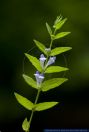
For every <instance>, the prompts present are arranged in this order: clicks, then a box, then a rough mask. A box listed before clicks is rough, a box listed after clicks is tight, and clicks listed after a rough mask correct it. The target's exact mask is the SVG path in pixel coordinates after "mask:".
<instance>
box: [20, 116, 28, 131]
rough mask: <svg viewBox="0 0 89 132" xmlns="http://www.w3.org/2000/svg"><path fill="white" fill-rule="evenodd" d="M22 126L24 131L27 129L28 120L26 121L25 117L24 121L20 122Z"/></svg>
mask: <svg viewBox="0 0 89 132" xmlns="http://www.w3.org/2000/svg"><path fill="white" fill-rule="evenodd" d="M22 128H23V130H24V131H26V132H27V131H28V130H29V122H28V120H27V118H25V119H24V121H23V123H22Z"/></svg>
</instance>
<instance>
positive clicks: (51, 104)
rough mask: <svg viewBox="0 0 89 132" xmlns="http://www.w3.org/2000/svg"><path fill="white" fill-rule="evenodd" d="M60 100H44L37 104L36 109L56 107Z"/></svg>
mask: <svg viewBox="0 0 89 132" xmlns="http://www.w3.org/2000/svg"><path fill="white" fill-rule="evenodd" d="M58 103H59V102H43V103H39V104H36V105H35V110H36V111H43V110H46V109H49V108H52V107H54V106H55V105H57V104H58Z"/></svg>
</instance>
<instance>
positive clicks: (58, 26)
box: [55, 18, 67, 30]
mask: <svg viewBox="0 0 89 132" xmlns="http://www.w3.org/2000/svg"><path fill="white" fill-rule="evenodd" d="M66 21H67V18H65V19H63V20H61V21H59V22H58V23H57V24H56V25H55V29H56V30H58V29H60V28H61V27H62V26H63V25H64V23H65V22H66Z"/></svg>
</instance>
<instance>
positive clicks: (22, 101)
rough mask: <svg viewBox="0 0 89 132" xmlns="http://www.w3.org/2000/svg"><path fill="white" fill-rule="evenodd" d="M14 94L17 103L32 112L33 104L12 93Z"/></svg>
mask: <svg viewBox="0 0 89 132" xmlns="http://www.w3.org/2000/svg"><path fill="white" fill-rule="evenodd" d="M14 94H15V97H16V99H17V101H18V102H19V103H20V104H21V105H22V106H23V107H25V108H26V109H28V110H32V108H33V106H34V105H33V103H32V102H31V101H30V100H28V99H27V98H25V97H23V96H21V95H19V94H17V93H14Z"/></svg>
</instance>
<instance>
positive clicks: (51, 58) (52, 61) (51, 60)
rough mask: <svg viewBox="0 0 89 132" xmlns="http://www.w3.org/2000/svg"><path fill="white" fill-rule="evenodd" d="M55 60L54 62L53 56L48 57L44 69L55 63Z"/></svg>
mask: <svg viewBox="0 0 89 132" xmlns="http://www.w3.org/2000/svg"><path fill="white" fill-rule="evenodd" d="M55 60H56V57H55V56H53V57H50V58H49V60H48V62H47V64H46V67H47V66H49V65H51V64H53V63H55Z"/></svg>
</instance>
